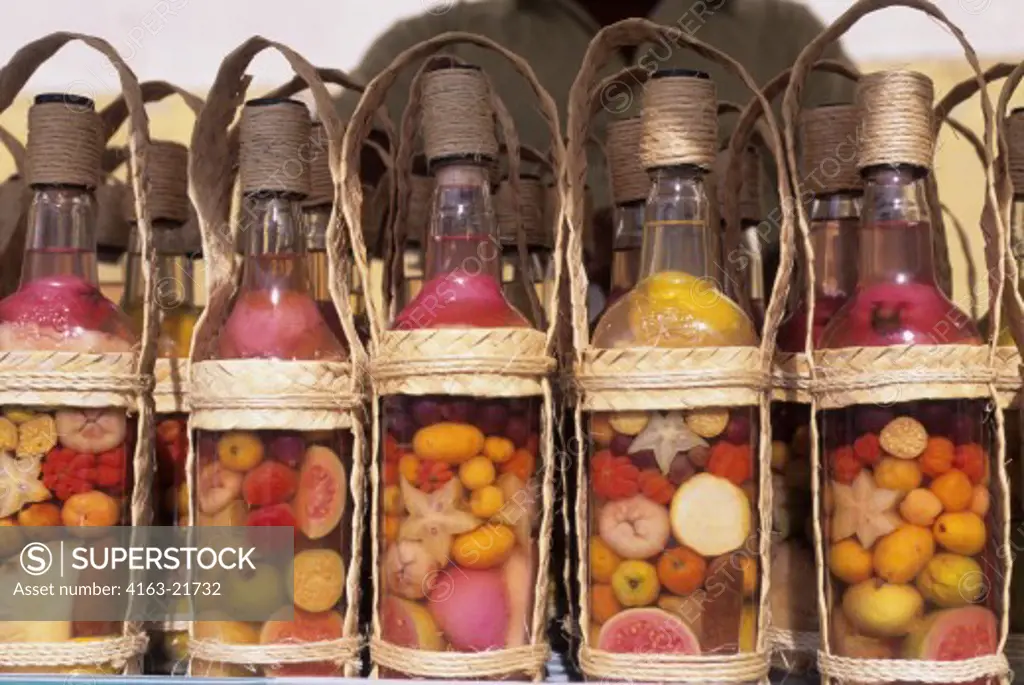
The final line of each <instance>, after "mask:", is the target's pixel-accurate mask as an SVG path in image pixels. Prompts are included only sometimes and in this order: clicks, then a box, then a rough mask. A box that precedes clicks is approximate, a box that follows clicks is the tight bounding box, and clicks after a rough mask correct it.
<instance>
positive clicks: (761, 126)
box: [719, 59, 860, 293]
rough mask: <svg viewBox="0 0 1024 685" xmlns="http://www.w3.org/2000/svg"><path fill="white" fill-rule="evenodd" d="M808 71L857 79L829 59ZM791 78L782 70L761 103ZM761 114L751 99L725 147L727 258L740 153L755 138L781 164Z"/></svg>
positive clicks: (733, 243) (734, 234)
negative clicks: (726, 162) (726, 159)
mask: <svg viewBox="0 0 1024 685" xmlns="http://www.w3.org/2000/svg"><path fill="white" fill-rule="evenodd" d="M811 70H812V71H816V72H822V73H826V74H834V75H836V76H842V77H843V78H847V79H849V80H851V81H856V80H858V79H859V78H860V74H858V73H857V71H856V70H854V69H851V68H850V67H848V66H847V65H845V64H843V63H842V62H839V61H837V60H831V59H823V60H819V61H817V62H815V63H814V64H813V65H812V66H811ZM791 76H792V70H791V69H786V70H785V71H783V72H782V73H780V74H778V75H777V76H776V77H775V78H773V79H772V80H771V81H769V82H768V83H767V84H765V87H764V89H763V90H762V91H761V94H762V95H763V96H764V99H765V101H767V102H768V103H769V104H770V103H771V102H774V101H775V99H776V98H777V97H779V96H780V95H782V93H783V92H785V90H786V88H787V87H788V86H789V81H790V78H791ZM764 111H765V110H764V106H763V105H762V104H761V99H760V98H752V99H751V100H750V102H749V103H748V104H747V106H746V107H745V108H744V109H743V112H742V113H741V114H740V118H739V121H737V122H736V126H735V127H734V128H733V131H732V135H731V136H729V142H728V143H727V147H726V154H727V156H728V165H727V167H726V172H725V178H724V179H719V183H724V184H725V207H724V208H723V210H724V213H725V216H724V217H723V218H724V219H725V241H726V249H727V250H728V254H735V253H736V251H737V250H739V249H740V241H741V235H740V233H741V229H740V220H741V217H740V186H741V184H742V181H743V178H742V176H743V174H742V162H743V151H744V150H745V149H746V148H747V146H748V145H749V144H750V140H751V138H752V137H754V136H756V137H757V138H758V139H760V141H759V142H760V143H761V144H762V146H763V147H764V148H765V149H767V150H768V152H769V154H771V155H772V157H773V158H774V159H776V160H780V159H781V160H782V161H783V162H785V158H784V155H783V154H782V151H781V148H777V147H774V146H773V145H771V144H770V143H769V137H768V135H767V131H766V125H765V123H764V118H763V115H764ZM794 169H796V167H794ZM794 173H795V172H794ZM780 201H783V202H784V200H782V198H780ZM796 237H797V236H796V235H793V236H792V238H793V239H794V240H795V239H796ZM780 241H781V237H780ZM803 241H804V242H803V248H804V250H805V251H806V250H807V249H808V248H809V245H810V243H809V242H808V241H807V237H806V236H803ZM790 249H791V250H795V247H791V248H790ZM725 261H726V268H727V269H728V270H729V278H731V279H741V278H742V277H743V276H742V274H741V273H740V272H738V271H737V269H736V264H735V263H734V260H732V259H726V260H725ZM734 282H739V283H741V284H742V281H741V280H735V281H734ZM740 290H741V291H742V292H744V293H745V292H746V288H740Z"/></svg>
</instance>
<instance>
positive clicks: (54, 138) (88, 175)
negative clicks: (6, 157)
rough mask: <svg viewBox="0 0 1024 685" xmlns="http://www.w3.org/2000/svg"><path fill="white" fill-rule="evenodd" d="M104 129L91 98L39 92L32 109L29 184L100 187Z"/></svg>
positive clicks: (28, 160) (29, 135)
mask: <svg viewBox="0 0 1024 685" xmlns="http://www.w3.org/2000/svg"><path fill="white" fill-rule="evenodd" d="M102 129H103V125H102V121H101V120H100V117H99V115H98V114H97V113H96V108H95V105H94V104H93V101H92V100H90V99H89V98H84V97H79V96H75V95H68V94H64V93H57V94H45V95H40V96H38V97H37V98H36V101H35V104H33V105H32V107H30V108H29V111H28V144H27V146H26V160H27V166H28V173H27V175H28V182H29V184H30V185H34V186H39V185H63V186H80V187H83V188H96V187H97V186H98V185H99V184H100V179H101V174H100V167H101V162H102V156H103V143H102Z"/></svg>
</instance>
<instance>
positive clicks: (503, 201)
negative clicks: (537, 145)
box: [494, 176, 552, 247]
mask: <svg viewBox="0 0 1024 685" xmlns="http://www.w3.org/2000/svg"><path fill="white" fill-rule="evenodd" d="M545 195H546V193H545V187H544V183H543V181H541V180H540V179H539V178H535V177H530V176H520V177H519V210H518V211H516V208H515V205H514V204H513V199H512V185H511V184H510V183H509V182H508V180H504V181H502V182H501V184H500V185H499V186H498V192H497V193H495V197H494V208H495V214H496V215H497V220H498V232H499V234H500V235H501V242H502V243H503V244H506V245H515V244H516V241H517V239H518V236H519V230H520V226H519V225H517V222H522V231H523V234H524V235H525V238H526V244H527V245H528V246H530V247H550V246H551V238H552V236H551V235H550V232H549V231H547V230H545V229H546V228H547V227H546V226H545V225H544V199H545Z"/></svg>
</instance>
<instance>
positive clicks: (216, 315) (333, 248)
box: [189, 36, 370, 367]
mask: <svg viewBox="0 0 1024 685" xmlns="http://www.w3.org/2000/svg"><path fill="white" fill-rule="evenodd" d="M267 48H272V49H274V50H275V51H277V52H278V53H280V54H281V55H282V56H283V57H284V58H285V59H286V60H287V62H288V64H289V66H291V68H292V70H293V71H294V72H295V74H296V75H297V76H298V77H299V78H301V79H302V80H303V81H304V82H305V83H306V84H307V85H308V87H309V90H310V92H311V93H312V95H313V99H314V101H315V102H316V105H317V108H318V110H319V112H320V117H321V120H322V121H323V124H324V128H325V130H326V132H327V135H328V155H329V158H330V163H331V177H332V178H333V179H334V183H335V197H334V203H333V205H332V208H331V217H330V220H329V223H328V228H327V255H328V278H329V280H330V292H331V299H332V300H333V301H334V306H335V308H336V309H337V311H338V314H339V317H340V319H341V324H342V328H343V330H344V333H345V338H346V342H347V343H348V347H349V350H350V355H351V357H352V359H353V366H354V367H359V366H361V363H362V362H363V361H364V360H365V359H366V352H365V350H364V348H363V346H362V343H361V342H360V340H359V336H358V334H357V333H356V328H355V322H354V317H353V313H352V308H351V304H350V302H349V297H348V283H347V282H345V280H344V279H342V278H340V277H339V275H340V273H341V267H340V265H341V264H342V262H343V259H344V256H343V255H344V253H343V242H344V240H343V233H342V232H343V231H344V230H345V227H344V226H343V225H341V223H340V221H339V210H338V193H337V183H338V174H339V170H338V159H339V158H338V143H339V141H340V140H341V133H342V124H341V121H340V118H339V117H338V114H337V112H336V111H335V109H334V106H333V103H332V100H331V96H330V93H329V92H328V91H327V88H326V86H325V85H324V82H323V81H322V80H321V79H320V77H319V74H318V73H317V70H316V69H315V68H314V67H313V66H312V65H311V64H310V63H309V62H308V61H306V60H305V59H304V58H303V57H302V56H301V55H299V53H297V52H295V51H294V50H292V49H291V48H289V47H287V46H285V45H282V44H281V43H276V42H273V41H270V40H267V39H266V38H263V37H261V36H254V37H252V38H250V39H248V40H247V41H245V42H244V43H242V44H241V45H239V46H238V47H237V48H235V50H233V51H232V52H231V53H230V54H229V55H228V56H227V57H225V58H224V61H223V62H221V65H220V68H219V69H218V71H217V77H216V79H215V80H214V83H213V86H212V87H211V88H210V92H209V95H208V97H207V101H206V106H205V107H204V108H203V110H202V112H201V113H200V115H199V118H198V120H197V121H196V124H195V127H194V128H193V131H192V142H191V145H190V150H189V196H190V197H191V199H192V202H193V204H194V205H195V208H196V213H197V215H198V218H199V225H200V231H201V234H202V240H203V254H204V256H205V259H206V263H207V284H206V288H207V301H208V304H207V307H206V309H205V310H204V311H203V313H202V315H201V316H200V318H199V321H197V322H196V329H195V333H194V335H193V337H192V350H191V355H190V359H193V360H194V359H205V358H209V357H210V355H209V351H210V349H209V348H210V347H211V346H212V343H213V341H214V339H215V332H216V328H217V326H218V325H219V324H221V323H222V322H223V321H224V319H225V317H226V316H227V313H228V307H229V304H230V300H231V297H232V295H233V294H234V290H235V288H234V284H235V278H236V276H237V271H238V266H237V265H236V261H235V258H234V253H235V249H234V247H235V244H234V239H233V235H232V229H231V225H230V221H229V216H230V209H231V200H232V188H233V183H234V174H233V173H232V167H233V155H231V154H230V151H231V148H232V141H231V136H229V135H228V127H229V125H230V124H231V122H232V121H233V120H234V119H235V115H236V114H237V112H238V109H239V107H240V106H241V105H242V101H243V98H244V96H245V91H246V87H247V86H248V83H249V79H248V77H246V75H245V70H246V68H247V67H248V66H249V64H250V62H251V61H252V60H253V58H255V57H256V55H258V54H259V53H261V52H263V51H264V50H266V49H267ZM235 148H236V149H237V146H235ZM284 161H287V160H284ZM282 163H284V162H282ZM347 237H348V239H349V241H351V242H350V244H351V246H352V251H353V253H354V255H355V261H356V263H357V267H358V268H359V275H360V278H361V279H362V282H363V283H369V282H370V281H369V276H368V269H367V267H366V248H365V246H364V243H363V237H362V234H361V233H360V232H359V231H358V230H355V229H353V228H352V227H351V225H350V226H349V228H348V236H347ZM367 299H368V300H369V299H370V298H367Z"/></svg>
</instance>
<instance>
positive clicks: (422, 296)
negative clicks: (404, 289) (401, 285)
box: [394, 272, 530, 330]
mask: <svg viewBox="0 0 1024 685" xmlns="http://www.w3.org/2000/svg"><path fill="white" fill-rule="evenodd" d="M529 325H530V323H529V321H527V319H526V317H524V316H523V315H522V314H520V313H519V311H518V310H516V309H515V307H513V306H512V305H510V304H509V303H508V302H507V301H506V300H505V296H504V294H503V293H502V290H501V282H500V281H498V280H497V279H495V278H492V277H491V276H488V275H484V274H468V273H465V272H452V273H446V274H441V275H439V276H435V277H434V278H432V279H430V280H429V281H427V282H425V283H424V284H423V288H422V289H421V290H420V292H419V294H418V295H416V297H415V298H414V299H413V301H412V302H410V303H409V304H408V305H406V307H405V309H403V310H402V312H401V313H400V314H399V315H398V317H397V318H396V319H395V326H394V327H395V328H396V329H404V330H413V329H419V328H460V327H466V328H501V327H506V326H508V327H528V326H529Z"/></svg>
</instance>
